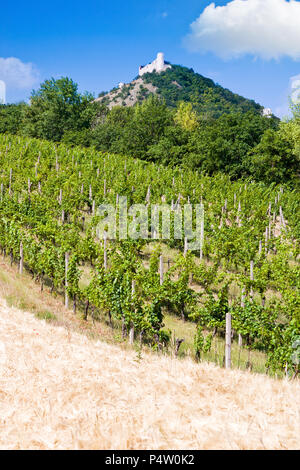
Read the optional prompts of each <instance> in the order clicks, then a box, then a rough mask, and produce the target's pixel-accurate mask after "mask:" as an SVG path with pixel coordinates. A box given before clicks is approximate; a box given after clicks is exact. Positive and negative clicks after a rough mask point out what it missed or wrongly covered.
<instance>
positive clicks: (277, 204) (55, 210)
mask: <svg viewBox="0 0 300 470" xmlns="http://www.w3.org/2000/svg"><path fill="white" fill-rule="evenodd" d="M0 162H1V173H0V183H1V194H0V198H1V201H0V215H1V225H0V248H1V250H2V254H3V255H4V256H9V257H10V260H11V264H13V263H17V264H18V268H19V272H20V274H22V273H23V270H25V269H26V270H27V271H28V272H30V273H31V275H32V277H33V278H34V279H35V280H36V282H39V283H40V288H41V290H43V289H44V288H45V287H47V288H48V287H49V289H50V291H51V292H56V293H60V294H61V293H63V294H64V296H65V304H66V306H67V307H72V308H73V311H74V314H76V312H77V313H80V314H81V315H82V316H83V318H84V319H85V320H87V319H88V318H92V320H93V321H94V322H96V321H97V320H98V319H99V318H100V317H101V316H103V315H105V317H106V320H107V323H108V324H109V325H110V326H111V328H113V329H116V330H117V329H119V331H120V334H121V336H122V339H123V340H124V341H128V342H129V343H130V344H133V343H134V342H135V343H136V344H139V345H144V344H145V345H148V346H149V347H151V348H153V349H155V350H158V351H165V350H167V349H168V347H169V345H170V342H171V340H173V341H174V343H175V355H177V354H178V353H179V350H180V346H181V343H182V339H183V338H179V337H178V338H173V339H171V332H170V331H169V329H168V328H167V327H166V325H165V318H166V315H168V316H174V317H177V318H179V319H181V320H182V322H193V324H196V335H195V338H194V357H195V359H196V360H197V361H201V359H202V358H203V357H204V356H205V354H206V353H207V352H208V351H210V350H211V348H212V345H213V343H214V341H216V340H217V338H224V336H225V332H226V331H227V335H226V344H227V346H228V345H230V343H231V342H232V341H237V342H238V347H239V349H240V351H241V352H244V351H245V350H246V351H247V357H248V359H247V367H248V368H249V369H251V357H252V356H251V354H253V352H255V351H260V352H262V353H263V354H264V357H265V368H266V371H268V372H270V373H271V372H275V371H280V372H282V371H283V372H284V373H285V374H286V375H287V376H289V377H296V375H297V373H298V371H299V365H298V364H299V348H300V347H299V344H300V298H299V280H300V276H299V234H300V218H299V194H298V193H297V192H296V191H291V190H289V189H288V188H285V187H284V186H276V185H275V184H274V185H271V186H266V185H264V184H263V183H254V182H252V181H231V180H230V179H229V177H227V176H226V175H219V176H215V177H208V176H205V175H201V174H198V173H197V172H196V171H193V172H192V171H189V170H182V169H179V168H168V167H163V166H159V165H155V164H150V163H146V162H142V161H140V160H136V159H133V158H126V157H124V156H120V155H114V154H105V153H99V152H96V151H95V150H94V149H91V148H90V149H82V148H68V147H67V146H65V145H62V144H53V143H50V142H44V141H40V140H36V139H27V138H20V137H14V136H8V135H0ZM124 196H126V197H127V201H128V205H131V204H145V203H147V204H148V207H149V211H150V206H151V205H153V204H162V203H164V204H169V205H170V207H171V213H172V214H173V216H172V217H173V218H172V221H173V222H174V213H175V212H176V211H177V210H178V208H180V207H181V206H183V205H184V204H185V203H187V202H189V203H191V204H199V203H200V202H201V203H202V204H203V207H204V214H205V216H204V244H203V246H202V248H201V250H199V251H189V250H188V249H187V248H186V241H185V240H184V239H177V238H176V237H174V234H173V235H172V232H171V237H170V239H169V240H160V239H159V234H158V233H153V232H152V231H151V226H150V224H149V227H147V232H148V238H147V239H136V240H133V239H120V237H119V239H118V237H117V239H116V240H109V239H107V240H106V239H104V240H103V239H102V238H99V237H98V231H97V227H98V226H99V223H100V222H101V215H99V213H98V211H97V208H98V207H99V205H100V204H104V203H105V204H111V205H112V206H114V207H117V206H118V204H119V200H120V198H121V197H124ZM166 253H172V256H169V255H168V256H166ZM229 323H230V330H228V325H229ZM228 331H229V333H230V338H228ZM224 358H225V355H224ZM226 359H227V360H228V354H227V358H226ZM224 360H225V359H224ZM225 363H226V360H225Z"/></svg>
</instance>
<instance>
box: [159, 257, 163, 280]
mask: <svg viewBox="0 0 300 470" xmlns="http://www.w3.org/2000/svg"><path fill="white" fill-rule="evenodd" d="M159 282H160V285H162V284H163V282H164V260H163V255H160V257H159Z"/></svg>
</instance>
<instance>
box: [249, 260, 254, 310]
mask: <svg viewBox="0 0 300 470" xmlns="http://www.w3.org/2000/svg"><path fill="white" fill-rule="evenodd" d="M253 268H254V261H250V281H254V273H253ZM250 300H251V301H252V300H253V286H251V288H250Z"/></svg>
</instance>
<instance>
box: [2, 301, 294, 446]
mask: <svg viewBox="0 0 300 470" xmlns="http://www.w3.org/2000/svg"><path fill="white" fill-rule="evenodd" d="M0 345H1V348H0V448H2V449H4V448H5V449H296V448H299V444H300V385H299V382H297V383H296V382H295V383H291V382H287V381H285V380H275V379H271V378H269V377H266V376H264V375H255V374H250V373H247V372H242V371H237V370H234V371H226V370H224V369H221V368H218V367H217V366H213V365H211V364H206V363H202V364H200V365H199V364H196V363H194V362H192V361H191V360H189V359H184V360H176V359H172V358H171V357H170V356H159V355H156V354H154V353H153V354H150V353H142V356H141V357H140V356H139V355H138V354H137V353H135V352H134V351H129V350H125V349H123V348H120V347H119V346H118V345H112V344H107V343H104V342H103V343H102V342H99V341H98V342H96V341H92V340H91V339H89V338H88V337H87V336H85V335H82V334H79V333H77V332H75V331H72V330H70V329H68V328H65V327H60V326H54V325H52V324H51V323H50V324H49V323H47V322H46V321H44V320H42V321H41V320H38V319H36V318H35V317H34V315H32V314H31V313H28V312H24V311H21V310H18V309H16V308H12V307H8V306H7V304H6V302H5V301H4V300H0Z"/></svg>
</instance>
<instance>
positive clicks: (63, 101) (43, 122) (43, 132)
mask: <svg viewBox="0 0 300 470" xmlns="http://www.w3.org/2000/svg"><path fill="white" fill-rule="evenodd" d="M92 98H93V97H92V95H90V94H87V93H86V94H83V95H82V94H80V93H79V92H78V85H77V84H76V83H75V82H73V80H71V79H70V78H68V77H62V78H60V79H58V80H55V79H54V78H51V79H50V80H45V82H43V83H42V84H41V86H40V88H39V90H37V91H33V92H32V95H31V99H30V106H28V107H27V108H26V110H25V116H24V127H23V133H24V134H25V135H29V136H31V137H38V138H43V139H48V140H53V141H55V142H58V141H60V140H62V138H63V136H64V134H65V133H67V132H74V131H81V130H83V129H88V128H90V126H91V122H92V121H93V119H94V118H95V116H96V114H97V110H98V106H99V105H98V104H97V103H92Z"/></svg>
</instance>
